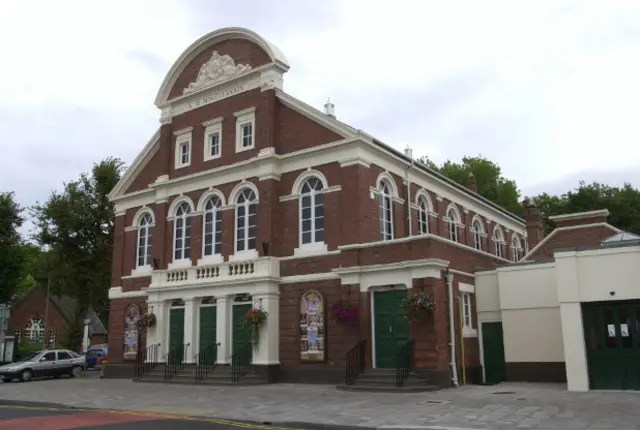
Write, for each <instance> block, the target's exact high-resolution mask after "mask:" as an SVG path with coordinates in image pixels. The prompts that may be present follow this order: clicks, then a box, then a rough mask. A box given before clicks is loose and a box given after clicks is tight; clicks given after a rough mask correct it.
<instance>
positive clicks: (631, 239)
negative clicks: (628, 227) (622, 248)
mask: <svg viewBox="0 0 640 430" xmlns="http://www.w3.org/2000/svg"><path fill="white" fill-rule="evenodd" d="M636 242H640V236H638V235H637V234H633V233H629V232H628V231H621V232H620V233H616V234H614V235H613V236H611V237H608V238H606V239H605V240H603V241H602V242H600V244H601V245H602V246H611V245H622V244H629V245H631V244H633V243H636Z"/></svg>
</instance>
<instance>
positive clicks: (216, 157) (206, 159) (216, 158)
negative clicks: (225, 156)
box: [204, 154, 222, 161]
mask: <svg viewBox="0 0 640 430" xmlns="http://www.w3.org/2000/svg"><path fill="white" fill-rule="evenodd" d="M221 157H222V154H218V155H214V156H213V157H209V156H206V155H205V157H204V161H211V160H219V159H220V158H221Z"/></svg>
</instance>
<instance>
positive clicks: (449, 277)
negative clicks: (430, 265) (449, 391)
mask: <svg viewBox="0 0 640 430" xmlns="http://www.w3.org/2000/svg"><path fill="white" fill-rule="evenodd" d="M444 279H445V281H446V283H447V292H448V295H449V339H450V343H449V346H450V347H451V348H450V349H451V375H452V376H451V382H453V386H454V387H458V386H459V383H458V365H457V363H456V317H455V314H454V312H453V310H454V305H453V302H454V297H453V273H451V272H450V271H449V268H446V269H445V270H444Z"/></svg>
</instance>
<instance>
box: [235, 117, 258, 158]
mask: <svg viewBox="0 0 640 430" xmlns="http://www.w3.org/2000/svg"><path fill="white" fill-rule="evenodd" d="M233 115H234V116H235V117H236V152H242V151H247V150H249V149H253V148H255V146H256V138H255V133H256V130H255V129H256V108H255V107H250V108H247V109H244V110H241V111H239V112H236V113H234V114H233Z"/></svg>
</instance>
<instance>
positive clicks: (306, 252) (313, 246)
mask: <svg viewBox="0 0 640 430" xmlns="http://www.w3.org/2000/svg"><path fill="white" fill-rule="evenodd" d="M328 252H329V249H328V248H327V244H326V243H324V242H317V243H309V244H305V245H301V246H300V248H295V249H294V250H293V255H294V256H295V257H311V256H314V255H323V254H326V253H328Z"/></svg>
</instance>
